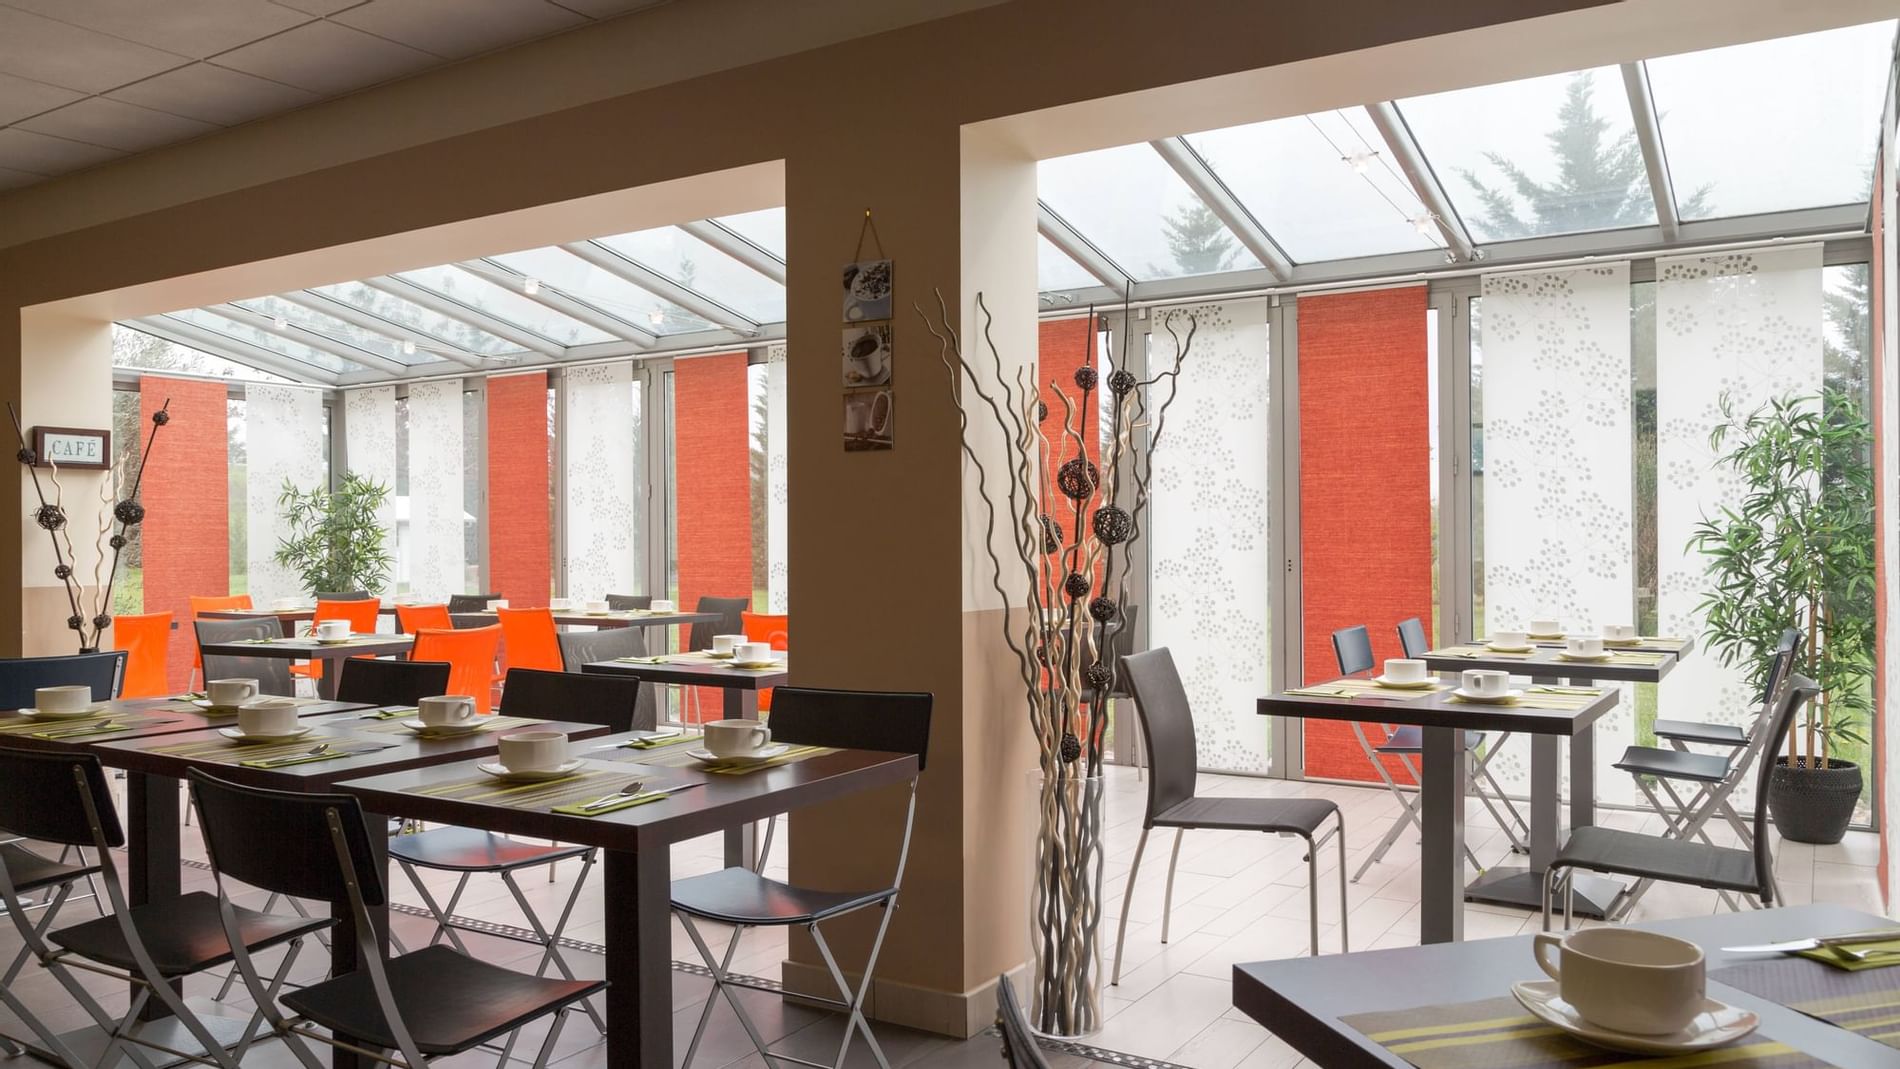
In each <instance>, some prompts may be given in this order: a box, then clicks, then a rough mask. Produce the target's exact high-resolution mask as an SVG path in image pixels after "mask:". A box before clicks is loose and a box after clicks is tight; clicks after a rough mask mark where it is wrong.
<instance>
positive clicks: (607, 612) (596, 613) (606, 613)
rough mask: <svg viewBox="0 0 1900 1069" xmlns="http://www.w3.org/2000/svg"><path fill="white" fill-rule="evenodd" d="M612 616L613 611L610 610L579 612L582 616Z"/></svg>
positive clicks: (585, 610)
mask: <svg viewBox="0 0 1900 1069" xmlns="http://www.w3.org/2000/svg"><path fill="white" fill-rule="evenodd" d="M613 614H614V611H613V610H612V609H584V610H582V611H581V615H582V616H612V615H613Z"/></svg>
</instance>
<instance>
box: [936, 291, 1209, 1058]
mask: <svg viewBox="0 0 1900 1069" xmlns="http://www.w3.org/2000/svg"><path fill="white" fill-rule="evenodd" d="M912 307H913V308H914V309H916V312H917V315H918V316H919V317H920V318H921V319H923V321H924V325H925V327H926V328H927V329H928V330H929V331H930V333H931V336H932V337H934V338H936V339H937V341H938V344H939V349H940V351H939V358H940V360H941V361H942V363H943V366H944V370H945V371H946V372H947V373H948V376H949V381H950V397H951V401H952V402H953V403H954V404H955V405H956V407H957V412H958V415H959V421H960V425H961V427H962V429H963V455H964V457H965V458H966V459H967V460H968V461H969V462H970V465H971V466H972V467H973V468H974V469H975V472H976V490H977V496H978V497H979V498H980V499H981V500H982V502H983V508H984V510H985V512H986V519H987V530H988V535H987V537H986V538H985V540H984V544H983V550H984V553H985V554H986V555H987V556H988V558H989V572H990V574H989V580H990V586H991V588H992V589H993V590H994V591H995V592H996V595H997V597H999V598H1000V599H1001V600H1002V603H1003V604H1004V605H1005V606H1012V603H1013V608H1014V609H1017V610H1022V611H1019V612H1018V611H1012V612H1010V613H1007V614H1005V620H1004V624H1003V641H1004V643H1005V644H1006V645H1007V646H1008V647H1009V650H1010V652H1011V653H1012V654H1014V655H1015V657H1016V659H1017V662H1018V666H1019V668H1020V671H1021V676H1022V685H1023V692H1024V697H1025V698H1026V700H1027V706H1028V713H1029V725H1030V730H1031V731H1032V733H1033V734H1034V736H1035V739H1036V746H1037V760H1038V765H1039V769H1040V773H1041V777H1042V778H1041V786H1040V789H1039V793H1038V805H1039V814H1038V815H1039V822H1038V828H1037V834H1036V853H1035V856H1034V858H1033V871H1034V876H1033V881H1032V890H1031V902H1030V909H1031V918H1032V920H1031V924H1032V927H1033V930H1032V931H1031V933H1030V936H1031V946H1032V957H1033V961H1032V963H1031V964H1032V966H1033V969H1032V973H1031V976H1030V994H1031V1007H1030V1021H1031V1023H1032V1025H1033V1026H1034V1027H1035V1028H1036V1029H1037V1030H1038V1031H1039V1032H1042V1033H1043V1034H1046V1035H1059V1036H1079V1035H1084V1034H1087V1033H1089V1032H1093V1031H1095V1030H1096V1029H1098V1028H1100V1027H1101V1022H1102V1017H1101V984H1102V979H1103V977H1102V962H1101V941H1100V939H1099V938H1098V935H1099V929H1100V927H1101V917H1102V908H1101V907H1102V870H1103V864H1104V861H1105V858H1104V854H1103V842H1102V833H1103V813H1102V797H1103V795H1102V790H1101V783H1102V779H1101V775H1102V765H1103V757H1104V755H1103V744H1104V741H1105V739H1104V736H1105V734H1106V730H1107V727H1108V719H1107V707H1106V705H1105V704H1104V703H1103V702H1101V701H1099V700H1097V701H1092V702H1091V703H1089V704H1088V705H1087V706H1086V707H1084V704H1083V697H1084V695H1085V694H1094V695H1105V694H1108V693H1111V692H1112V691H1113V689H1114V682H1115V678H1114V677H1115V670H1114V668H1113V667H1112V666H1111V664H1110V663H1109V662H1108V661H1107V660H1106V656H1107V654H1106V651H1107V649H1108V637H1109V634H1110V622H1111V621H1116V620H1121V619H1124V618H1125V614H1124V612H1123V608H1124V606H1125V603H1126V601H1127V597H1128V562H1129V560H1130V559H1131V554H1132V553H1133V550H1134V546H1135V544H1136V543H1137V542H1138V541H1139V540H1140V537H1141V529H1142V518H1143V516H1144V514H1145V511H1146V508H1147V504H1148V492H1149V490H1148V488H1149V481H1150V479H1151V478H1152V475H1153V470H1154V468H1153V452H1154V449H1155V448H1156V447H1157V446H1158V445H1159V443H1160V442H1161V440H1162V432H1163V430H1164V429H1165V426H1166V422H1167V412H1168V407H1169V406H1170V405H1171V404H1173V402H1174V396H1175V386H1176V382H1177V381H1178V379H1179V376H1180V373H1181V366H1182V364H1183V363H1184V362H1185V361H1186V360H1187V357H1188V352H1189V350H1190V349H1191V348H1192V346H1193V343H1194V332H1195V329H1196V326H1197V324H1196V321H1195V319H1194V317H1193V316H1192V315H1186V314H1183V313H1170V314H1167V315H1164V316H1162V317H1161V327H1162V329H1165V330H1166V331H1167V332H1168V333H1169V334H1170V335H1171V336H1172V337H1173V338H1174V341H1175V346H1174V351H1175V353H1176V354H1177V355H1176V356H1175V358H1174V361H1173V363H1172V364H1171V365H1170V366H1169V367H1167V368H1165V369H1164V370H1162V371H1160V372H1159V373H1157V374H1155V375H1154V376H1152V377H1151V378H1148V379H1146V380H1139V381H1133V382H1132V385H1130V386H1129V388H1127V389H1125V390H1118V391H1116V392H1115V397H1114V400H1113V402H1112V403H1111V404H1110V405H1108V406H1107V408H1106V411H1105V414H1103V415H1098V416H1097V418H1106V419H1108V420H1109V421H1110V425H1109V427H1108V428H1107V431H1108V433H1107V434H1106V435H1103V436H1101V437H1102V440H1103V442H1104V444H1103V446H1102V456H1101V465H1100V467H1099V468H1098V467H1097V465H1095V464H1093V463H1090V462H1089V460H1088V456H1087V450H1086V443H1087V442H1089V441H1090V440H1092V436H1091V432H1092V431H1093V430H1099V429H1100V428H1093V427H1092V422H1093V421H1092V420H1091V419H1090V414H1091V413H1092V412H1097V410H1098V407H1099V406H1098V405H1096V404H1094V403H1091V399H1092V394H1091V390H1092V388H1093V387H1094V385H1095V382H1096V377H1097V375H1098V371H1097V369H1096V368H1095V367H1094V366H1093V359H1094V354H1093V351H1092V346H1093V339H1094V332H1093V331H1089V332H1086V338H1085V342H1084V344H1086V345H1090V346H1091V351H1090V352H1089V353H1088V356H1087V357H1086V358H1085V359H1084V361H1083V367H1084V369H1086V370H1087V372H1088V374H1087V375H1080V374H1078V375H1077V376H1076V377H1075V378H1074V380H1073V381H1074V384H1075V385H1074V386H1073V387H1072V388H1071V391H1072V393H1074V394H1075V395H1076V396H1071V393H1065V392H1064V390H1063V387H1062V384H1060V383H1057V382H1050V383H1049V384H1048V390H1049V392H1050V393H1052V394H1053V395H1054V399H1055V401H1056V402H1057V403H1058V404H1059V405H1060V406H1061V409H1062V411H1061V413H1060V415H1061V425H1060V426H1059V427H1058V428H1056V429H1055V433H1054V435H1053V436H1052V435H1051V434H1050V433H1049V432H1048V430H1047V429H1045V427H1044V426H1043V425H1042V417H1043V415H1044V413H1045V412H1047V411H1048V409H1047V406H1046V404H1045V402H1043V401H1042V400H1041V397H1040V396H1039V395H1040V394H1041V393H1042V391H1041V389H1040V388H1039V387H1038V386H1037V384H1036V383H1035V381H1034V378H1035V375H1034V373H1033V372H1030V371H1028V370H1024V369H1019V370H1017V371H1016V372H1014V373H1013V374H1011V373H1009V372H1006V371H1005V370H1004V364H1003V358H1002V354H1001V353H1000V352H998V351H997V348H996V343H995V341H994V340H993V338H992V337H991V331H990V327H991V322H992V320H991V316H990V312H989V307H988V306H987V305H986V304H985V303H984V300H983V295H982V294H981V293H979V294H977V296H976V308H977V311H978V313H979V315H980V316H981V317H982V320H983V339H982V344H983V347H984V348H986V349H987V350H988V353H987V356H975V357H973V356H972V355H971V354H970V353H967V352H966V351H965V348H964V343H963V339H962V338H961V337H959V336H958V333H957V329H956V327H955V326H953V325H952V322H951V318H950V310H949V308H948V307H947V306H946V305H945V303H944V300H943V294H942V293H941V292H939V293H938V294H937V319H936V320H934V321H933V320H932V318H931V317H930V316H929V315H928V314H926V313H925V312H924V310H923V309H922V308H921V307H918V306H916V305H914V304H913V305H912ZM1089 316H1090V319H1091V320H1093V318H1094V309H1093V308H1091V309H1090V310H1089ZM1183 319H1184V320H1185V322H1186V328H1187V329H1186V333H1185V335H1183V334H1182V333H1181V332H1180V331H1179V330H1177V329H1176V322H1177V320H1183ZM1126 344H1127V339H1126V337H1125V336H1124V338H1123V347H1124V352H1123V353H1122V358H1121V361H1119V362H1116V363H1121V362H1126V360H1127V357H1128V354H1127V352H1126ZM1102 360H1103V364H1104V365H1108V364H1110V363H1111V360H1110V357H1109V354H1106V353H1104V354H1103V357H1102ZM979 361H980V362H981V363H982V364H983V365H984V366H983V368H982V370H981V371H979V367H978V362H979ZM1118 376H1127V379H1121V378H1118ZM1133 378H1134V376H1133V373H1132V372H1128V371H1126V370H1125V369H1123V368H1121V367H1119V366H1114V367H1111V368H1110V370H1109V374H1108V381H1109V382H1110V383H1115V382H1117V381H1128V380H1132V379H1133ZM986 382H988V383H989V384H988V385H986ZM1085 383H1086V384H1085ZM972 395H973V396H972ZM973 418H974V419H978V420H982V421H983V422H984V423H986V424H987V425H988V426H989V428H991V429H993V430H994V431H1000V432H1001V437H1002V440H1003V442H1004V455H1003V456H1002V457H1001V458H1000V459H990V460H986V459H985V458H984V457H982V456H979V455H978V454H977V452H976V449H975V447H974V445H973V444H972V437H971V433H970V424H971V421H972V419H973ZM1137 427H1142V428H1144V429H1145V430H1146V431H1147V435H1146V439H1145V441H1144V440H1143V439H1142V438H1140V437H1138V436H1137V434H1136V431H1135V428H1137ZM1052 470H1053V471H1055V472H1056V475H1055V476H1054V479H1053V482H1054V483H1055V485H1053V486H1052V485H1050V483H1051V481H1052V480H1051V476H1050V474H1049V473H1050V472H1051V471H1052ZM1065 509H1066V510H1067V511H1068V513H1069V523H1068V525H1067V526H1068V530H1069V531H1072V532H1074V537H1073V540H1070V539H1068V538H1067V537H1065V536H1064V533H1063V525H1062V524H1061V523H1058V522H1057V521H1056V520H1055V519H1054V515H1055V514H1059V513H1060V512H1061V511H1063V510H1065ZM1045 510H1047V511H1045ZM1104 513H1107V514H1108V515H1109V517H1110V518H1109V519H1108V520H1102V519H1100V517H1102V515H1103V514H1104ZM1092 519H1093V520H1095V521H1096V522H1100V523H1102V524H1103V525H1104V526H1106V527H1108V528H1109V529H1110V530H1111V532H1112V533H1120V534H1123V535H1124V537H1123V538H1122V539H1119V540H1117V541H1109V540H1107V539H1104V538H1102V537H1101V536H1100V534H1099V533H1097V532H1096V531H1095V530H1094V529H1093V528H1094V526H1095V524H1094V523H1092V522H1091V520H1092ZM999 540H1000V541H1003V542H1005V543H1006V545H1005V546H1004V547H1003V548H1001V549H999V548H998V542H999ZM1018 569H1021V570H1020V571H1018ZM1098 569H1099V574H1100V576H1101V579H1100V584H1101V585H1100V589H1099V592H1097V593H1096V596H1095V597H1093V598H1086V597H1085V596H1073V595H1071V594H1070V591H1071V589H1072V587H1071V584H1070V580H1071V579H1072V578H1079V579H1082V580H1083V584H1084V589H1083V591H1082V594H1083V595H1087V594H1088V593H1089V592H1090V588H1091V587H1092V586H1093V583H1094V579H1093V578H1092V577H1094V576H1095V575H1097V574H1098ZM1021 580H1027V586H1026V592H1025V593H1023V594H1021V595H1012V594H1011V593H1010V591H1009V586H1010V585H1012V584H1013V583H1018V582H1020V581H1021Z"/></svg>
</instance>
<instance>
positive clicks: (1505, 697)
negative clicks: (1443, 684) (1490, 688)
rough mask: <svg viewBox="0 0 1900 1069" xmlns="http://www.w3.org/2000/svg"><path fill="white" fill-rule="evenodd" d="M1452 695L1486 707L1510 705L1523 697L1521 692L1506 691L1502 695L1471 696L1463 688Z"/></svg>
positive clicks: (1471, 694) (1469, 692) (1470, 693)
mask: <svg viewBox="0 0 1900 1069" xmlns="http://www.w3.org/2000/svg"><path fill="white" fill-rule="evenodd" d="M1452 693H1453V694H1456V695H1458V696H1459V697H1460V698H1463V699H1464V700H1466V701H1468V702H1483V703H1485V704H1486V705H1510V704H1511V703H1512V702H1515V701H1517V700H1518V699H1519V698H1522V697H1523V696H1524V692H1523V691H1521V690H1507V691H1505V692H1504V693H1503V694H1473V693H1472V692H1471V691H1468V690H1466V689H1465V688H1463V687H1459V688H1458V689H1457V690H1454V691H1452Z"/></svg>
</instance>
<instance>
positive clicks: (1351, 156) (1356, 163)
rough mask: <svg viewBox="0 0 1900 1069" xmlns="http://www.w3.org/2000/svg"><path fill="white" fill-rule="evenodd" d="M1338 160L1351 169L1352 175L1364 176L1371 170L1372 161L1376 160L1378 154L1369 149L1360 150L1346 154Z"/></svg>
mask: <svg viewBox="0 0 1900 1069" xmlns="http://www.w3.org/2000/svg"><path fill="white" fill-rule="evenodd" d="M1339 158H1340V159H1342V160H1344V161H1345V162H1346V166H1348V167H1351V168H1352V173H1354V174H1365V173H1366V172H1367V171H1368V170H1370V169H1371V168H1372V161H1373V160H1375V159H1378V158H1379V154H1378V153H1377V152H1374V151H1372V150H1371V149H1361V150H1359V151H1357V152H1348V153H1346V154H1345V155H1344V156H1341V157H1339Z"/></svg>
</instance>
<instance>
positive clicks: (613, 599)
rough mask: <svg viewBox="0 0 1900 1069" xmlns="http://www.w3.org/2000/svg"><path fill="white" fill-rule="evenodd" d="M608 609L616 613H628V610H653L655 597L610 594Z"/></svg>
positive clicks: (608, 596)
mask: <svg viewBox="0 0 1900 1069" xmlns="http://www.w3.org/2000/svg"><path fill="white" fill-rule="evenodd" d="M607 607H608V608H609V609H612V610H613V611H615V612H626V611H627V610H628V609H651V608H652V607H653V595H651V594H609V595H607Z"/></svg>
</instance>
